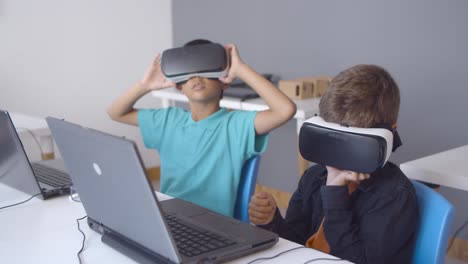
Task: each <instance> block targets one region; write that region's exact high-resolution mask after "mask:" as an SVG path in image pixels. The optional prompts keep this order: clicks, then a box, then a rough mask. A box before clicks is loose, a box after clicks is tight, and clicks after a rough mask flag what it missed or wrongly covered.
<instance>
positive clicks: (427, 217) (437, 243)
mask: <svg viewBox="0 0 468 264" xmlns="http://www.w3.org/2000/svg"><path fill="white" fill-rule="evenodd" d="M412 182H413V185H414V188H415V190H416V196H417V197H418V204H419V214H420V219H419V228H418V231H417V237H416V246H415V249H414V255H413V263H414V264H442V263H444V258H445V254H446V251H447V242H448V238H449V232H450V227H451V225H452V222H453V214H454V211H455V209H454V207H453V205H452V204H451V203H450V202H449V201H447V199H445V198H444V197H443V196H442V195H440V194H439V193H438V192H436V191H434V190H432V189H431V188H429V187H428V186H426V185H424V184H422V183H420V182H417V181H414V180H412Z"/></svg>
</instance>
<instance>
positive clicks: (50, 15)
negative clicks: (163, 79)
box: [0, 0, 172, 166]
mask: <svg viewBox="0 0 468 264" xmlns="http://www.w3.org/2000/svg"><path fill="white" fill-rule="evenodd" d="M171 8H172V7H171V1H170V0H139V1H124V0H119V1H112V0H100V1H93V0H79V1H76V0H75V1H73V0H41V1H35V0H0V108H3V109H7V110H10V111H16V112H21V113H25V114H30V115H34V116H38V117H45V116H47V115H51V116H56V117H64V118H66V119H67V120H69V121H72V122H76V123H79V124H82V125H85V126H88V127H92V128H96V129H99V130H104V131H106V132H108V133H112V134H116V135H122V136H126V137H128V138H131V139H133V140H135V141H136V142H137V144H138V146H139V148H140V151H141V154H142V156H143V160H144V162H145V164H146V166H154V165H157V164H159V158H158V156H157V154H156V152H154V151H148V150H146V149H145V147H144V146H143V144H142V141H141V136H140V135H139V131H138V129H137V128H136V127H130V126H126V125H121V124H118V123H116V122H113V121H111V120H110V119H109V118H108V117H107V114H106V108H107V106H108V105H109V104H110V102H111V101H112V100H113V99H114V98H115V97H116V96H118V95H119V94H120V93H121V92H123V91H124V90H125V89H127V88H128V87H130V86H131V85H132V84H134V83H135V82H137V81H138V80H139V79H140V78H141V77H142V76H143V74H144V72H145V70H146V67H147V66H148V65H149V63H150V62H151V60H152V58H153V57H154V55H155V54H156V53H157V52H159V51H162V50H164V49H166V48H170V47H172V10H171ZM159 104H160V102H159V100H157V99H154V98H152V97H151V96H149V95H147V96H146V97H145V98H143V99H142V100H141V101H140V102H139V103H138V104H137V105H138V106H139V107H158V106H159Z"/></svg>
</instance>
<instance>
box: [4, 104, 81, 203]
mask: <svg viewBox="0 0 468 264" xmlns="http://www.w3.org/2000/svg"><path fill="white" fill-rule="evenodd" d="M0 146H1V147H0V149H1V151H0V182H1V183H4V184H6V185H8V186H10V187H12V188H14V189H17V190H19V191H22V192H24V193H26V194H29V195H31V196H33V195H37V194H41V196H40V197H42V198H43V199H48V198H50V197H54V196H58V195H65V194H69V193H70V187H71V186H72V182H71V179H70V176H69V175H68V173H67V172H66V170H65V165H64V164H63V161H62V160H47V161H38V162H30V161H29V159H28V156H27V155H26V152H25V150H24V147H23V144H22V143H21V140H20V138H19V136H18V134H17V132H16V129H15V127H14V125H13V122H12V121H11V117H10V115H9V113H8V112H7V111H5V110H0Z"/></svg>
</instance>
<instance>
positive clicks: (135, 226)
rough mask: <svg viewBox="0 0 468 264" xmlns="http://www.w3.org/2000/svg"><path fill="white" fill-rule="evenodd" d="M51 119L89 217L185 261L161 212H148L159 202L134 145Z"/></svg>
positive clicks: (159, 251) (48, 120) (51, 127)
mask: <svg viewBox="0 0 468 264" xmlns="http://www.w3.org/2000/svg"><path fill="white" fill-rule="evenodd" d="M46 120H47V123H48V125H49V128H50V130H51V132H52V135H53V136H54V139H55V141H56V143H57V146H58V148H59V150H60V153H61V154H62V157H63V160H64V161H65V165H66V166H67V169H68V170H69V172H70V175H71V177H72V181H73V183H74V187H75V189H76V190H77V192H78V194H79V196H80V200H81V202H82V204H83V207H84V208H85V210H86V213H87V215H88V218H90V219H91V220H92V221H93V222H95V223H99V224H101V225H103V226H105V227H106V228H108V229H109V230H113V231H115V232H118V233H119V234H121V235H122V236H124V237H126V238H128V239H130V240H132V241H134V242H136V243H137V244H139V245H141V246H142V247H146V248H147V249H149V250H151V251H154V252H156V253H158V254H160V255H163V256H165V257H166V258H168V259H169V260H171V261H172V262H175V263H179V262H181V258H180V256H179V254H178V252H177V250H176V247H175V242H174V241H173V240H172V238H171V236H170V234H169V232H168V228H167V226H166V223H165V221H164V219H163V216H162V215H161V211H160V210H147V208H154V207H157V208H158V207H159V205H158V203H157V199H156V197H155V194H154V192H153V190H152V189H151V185H150V183H149V181H148V178H147V177H146V173H145V171H144V169H143V167H142V166H141V160H140V156H139V154H138V152H137V149H136V147H135V145H134V143H133V142H132V141H129V140H126V139H124V138H120V137H116V136H112V135H109V134H105V133H103V132H100V131H97V130H93V129H89V128H85V127H81V126H79V125H76V124H73V123H69V122H66V121H63V120H59V119H56V118H52V117H47V118H46ZM158 209H159V208H158ZM152 227H154V228H152Z"/></svg>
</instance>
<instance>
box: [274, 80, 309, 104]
mask: <svg viewBox="0 0 468 264" xmlns="http://www.w3.org/2000/svg"><path fill="white" fill-rule="evenodd" d="M278 86H279V89H280V90H281V91H282V92H283V93H284V94H286V95H287V96H288V97H289V98H291V99H295V100H299V99H305V98H309V97H312V93H313V84H311V83H309V82H304V81H300V80H280V81H279V83H278Z"/></svg>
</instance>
